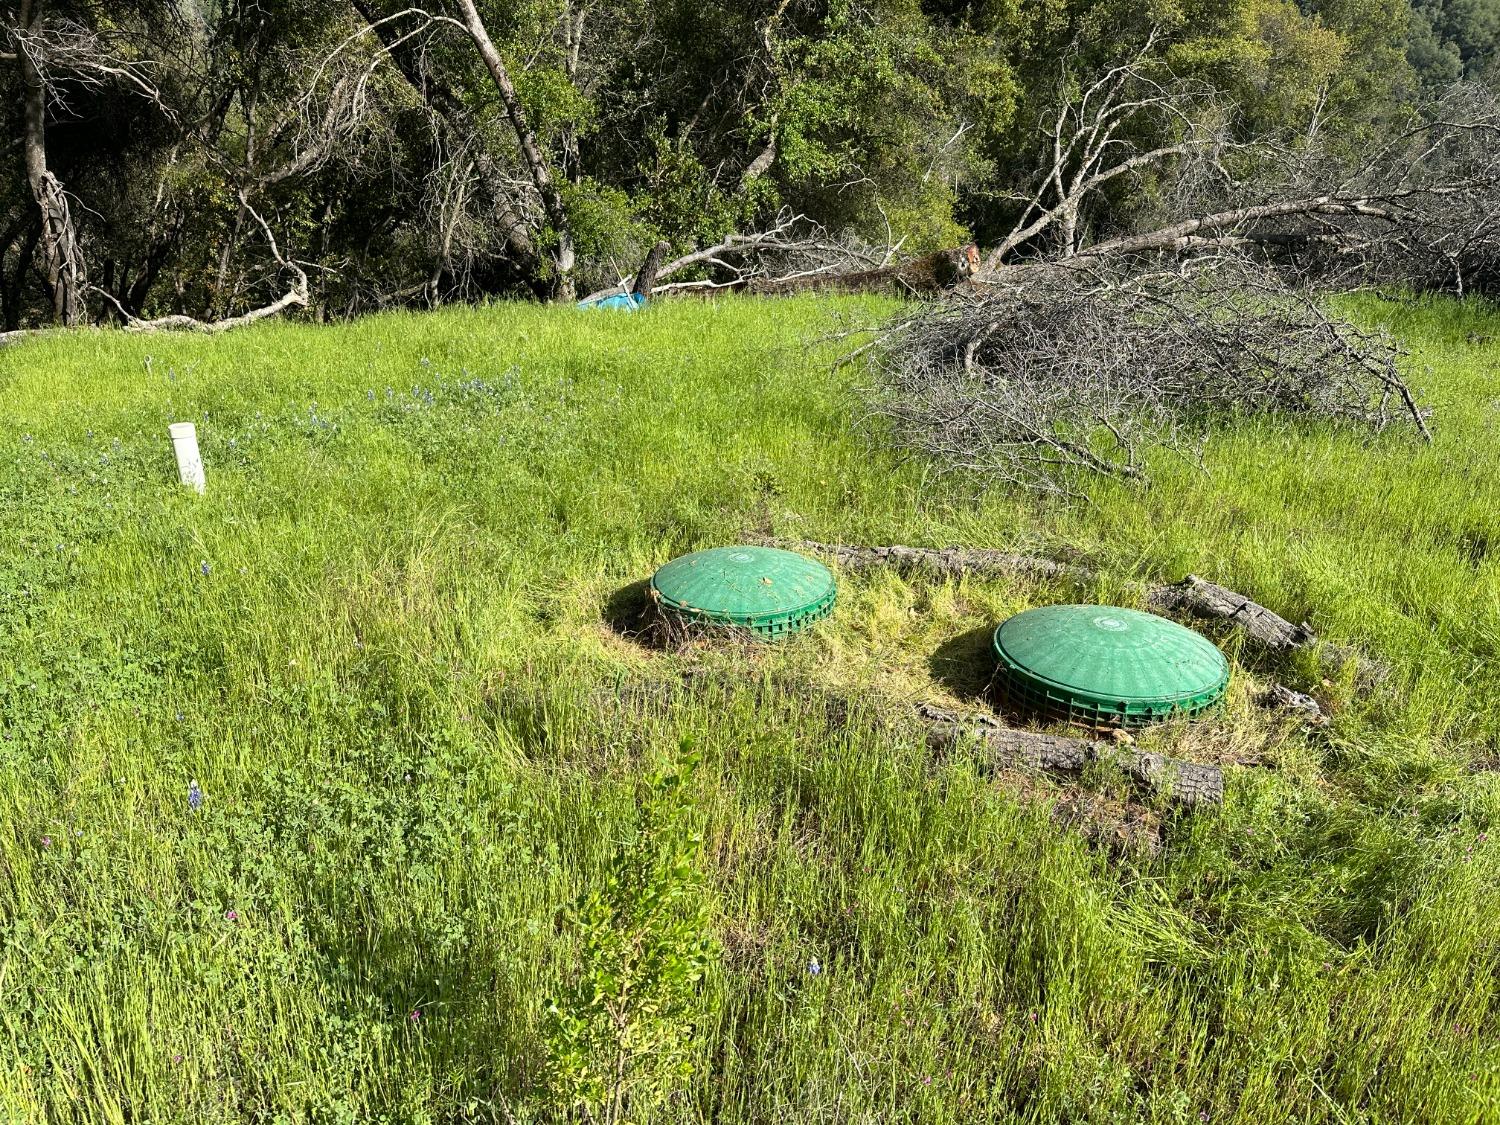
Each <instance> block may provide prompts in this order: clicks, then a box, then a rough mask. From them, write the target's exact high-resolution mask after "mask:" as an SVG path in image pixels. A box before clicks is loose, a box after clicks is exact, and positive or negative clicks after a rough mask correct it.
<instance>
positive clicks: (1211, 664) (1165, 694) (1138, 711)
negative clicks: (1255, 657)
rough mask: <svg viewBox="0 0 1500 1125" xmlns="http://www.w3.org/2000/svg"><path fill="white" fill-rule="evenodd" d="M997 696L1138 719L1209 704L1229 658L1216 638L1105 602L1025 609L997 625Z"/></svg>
mask: <svg viewBox="0 0 1500 1125" xmlns="http://www.w3.org/2000/svg"><path fill="white" fill-rule="evenodd" d="M995 654H996V656H998V657H999V665H1000V666H999V668H998V669H997V671H996V677H995V680H996V688H997V692H998V694H999V696H1000V700H1001V702H1003V703H1006V704H1008V705H1010V706H1012V707H1014V708H1015V709H1016V710H1018V711H1030V712H1034V713H1037V714H1040V715H1042V716H1043V717H1046V718H1050V719H1055V720H1060V721H1063V722H1073V723H1080V722H1081V723H1085V724H1087V725H1090V726H1138V725H1141V724H1143V723H1150V722H1155V721H1156V720H1158V719H1164V718H1166V717H1168V716H1169V715H1171V714H1173V713H1177V714H1187V715H1194V714H1197V713H1198V712H1200V711H1203V710H1204V709H1206V708H1208V707H1211V706H1213V705H1214V704H1215V703H1217V702H1218V701H1219V699H1220V698H1221V697H1222V696H1223V694H1224V689H1225V688H1226V687H1227V686H1228V684H1229V662H1228V661H1227V660H1225V659H1224V654H1223V653H1221V652H1220V651H1219V650H1218V648H1217V647H1215V646H1214V644H1213V642H1212V641H1210V640H1209V639H1208V638H1207V637H1204V636H1203V635H1201V634H1199V633H1195V632H1193V630H1191V629H1185V628H1183V627H1182V626H1181V625H1177V624H1174V623H1173V622H1171V621H1168V620H1166V619H1165V618H1161V617H1157V616H1156V615H1155V614H1151V613H1141V612H1140V611H1138V610H1134V609H1119V608H1116V607H1114V606H1105V605H1051V606H1043V607H1041V608H1040V609H1030V610H1027V611H1026V612H1025V613H1018V614H1016V616H1014V617H1012V618H1010V619H1009V620H1008V621H1005V622H1004V623H1003V624H1001V626H1000V627H999V628H998V629H996V630H995Z"/></svg>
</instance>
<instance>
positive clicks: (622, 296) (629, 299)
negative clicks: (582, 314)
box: [578, 293, 646, 312]
mask: <svg viewBox="0 0 1500 1125" xmlns="http://www.w3.org/2000/svg"><path fill="white" fill-rule="evenodd" d="M645 303H646V298H645V297H637V296H636V295H635V294H633V293H616V294H615V295H614V296H613V297H600V298H599V299H598V300H597V301H579V302H578V307H579V308H580V309H624V310H625V311H626V312H634V311H635V310H636V309H638V308H640V307H641V306H642V305H644V304H645Z"/></svg>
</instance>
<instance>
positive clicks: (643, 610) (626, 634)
mask: <svg viewBox="0 0 1500 1125" xmlns="http://www.w3.org/2000/svg"><path fill="white" fill-rule="evenodd" d="M650 588H651V583H650V581H649V580H647V579H645V578H642V579H640V580H639V581H636V582H632V583H630V585H628V586H622V587H620V588H619V589H618V590H616V591H615V592H614V593H612V594H610V595H609V597H608V598H606V599H605V600H604V605H603V606H602V607H601V609H600V616H602V617H603V619H604V623H605V624H606V625H608V626H609V628H610V629H611V630H613V631H614V632H615V633H617V634H618V635H619V636H621V637H623V638H625V639H626V640H627V641H633V642H635V643H636V644H638V645H641V646H642V647H643V648H649V649H651V650H652V651H659V650H660V649H661V647H662V644H661V637H660V635H659V633H660V630H659V629H658V628H657V625H658V621H657V614H656V611H655V607H654V606H653V605H652V604H651V597H650V594H649V591H650Z"/></svg>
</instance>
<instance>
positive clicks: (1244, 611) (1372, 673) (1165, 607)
mask: <svg viewBox="0 0 1500 1125" xmlns="http://www.w3.org/2000/svg"><path fill="white" fill-rule="evenodd" d="M773 544H774V545H775V546H780V547H785V548H788V549H790V550H805V551H813V552H815V553H817V554H821V555H827V556H829V557H831V558H833V559H834V560H835V561H836V562H837V563H838V564H839V566H841V567H842V568H843V569H845V570H850V571H860V570H869V569H874V568H878V567H889V568H891V569H893V570H896V571H898V572H900V573H904V574H911V573H916V572H926V573H929V574H935V575H937V576H939V577H942V578H962V577H964V576H966V575H977V576H1006V577H1010V576H1016V575H1020V576H1023V577H1027V578H1041V579H1066V580H1068V581H1071V582H1075V583H1079V584H1086V583H1089V582H1093V581H1095V580H1096V579H1097V578H1098V577H1099V575H1098V574H1097V573H1096V572H1095V571H1092V570H1090V569H1088V568H1087V567H1082V566H1075V565H1072V564H1070V563H1060V562H1056V561H1054V560H1052V559H1043V558H1036V557H1035V556H1031V555H1017V554H1012V553H1010V552H1007V551H996V550H987V549H982V548H971V547H944V548H931V547H903V546H886V547H851V546H847V545H845V544H842V543H818V542H814V541H812V540H807V539H800V540H774V541H773ZM1144 593H1145V601H1146V604H1147V605H1148V606H1149V607H1150V608H1151V609H1152V610H1154V611H1156V612H1158V613H1176V614H1186V615H1188V616H1192V617H1198V618H1202V619H1204V620H1209V621H1226V622H1229V623H1230V624H1232V625H1234V626H1236V627H1238V628H1239V629H1241V630H1242V631H1243V632H1244V634H1245V636H1246V639H1248V640H1249V641H1251V642H1253V643H1254V644H1256V645H1258V646H1259V647H1261V648H1265V649H1269V650H1271V651H1272V652H1293V651H1315V652H1317V653H1318V654H1319V655H1320V656H1322V657H1323V658H1324V659H1325V660H1327V661H1328V662H1329V663H1331V664H1336V665H1342V664H1345V663H1348V662H1353V663H1354V665H1355V668H1356V669H1357V671H1358V673H1359V676H1360V678H1361V679H1362V680H1364V681H1366V682H1371V683H1375V682H1379V681H1381V680H1384V679H1386V678H1387V677H1388V676H1389V675H1390V674H1391V669H1390V667H1389V666H1388V665H1386V664H1384V663H1382V662H1380V661H1378V660H1372V659H1370V658H1369V657H1367V656H1365V655H1363V654H1362V653H1359V652H1357V651H1356V650H1354V649H1353V648H1350V647H1348V646H1345V645H1336V644H1325V643H1320V642H1319V640H1318V638H1317V635H1316V634H1315V633H1313V631H1312V628H1311V627H1310V626H1309V625H1307V624H1306V623H1305V622H1304V623H1303V624H1301V625H1293V624H1292V623H1291V622H1289V621H1288V620H1287V619H1286V618H1284V617H1282V616H1281V615H1280V614H1277V613H1275V612H1273V611H1271V610H1269V609H1267V608H1266V607H1265V606H1263V605H1259V604H1257V603H1256V602H1253V601H1251V600H1250V599H1249V598H1247V597H1245V595H1244V594H1238V593H1236V592H1235V591H1233V590H1230V589H1227V588H1226V587H1223V586H1219V585H1216V584H1215V583H1213V582H1207V581H1204V580H1203V579H1202V578H1199V577H1198V576H1197V575H1193V574H1190V575H1188V576H1187V577H1186V578H1184V579H1183V580H1182V581H1181V582H1177V583H1170V584H1168V583H1151V584H1146V585H1145V586H1144Z"/></svg>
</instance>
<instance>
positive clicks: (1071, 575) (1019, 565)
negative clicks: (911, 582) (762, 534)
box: [775, 539, 1094, 582]
mask: <svg viewBox="0 0 1500 1125" xmlns="http://www.w3.org/2000/svg"><path fill="white" fill-rule="evenodd" d="M775 545H776V546H778V547H785V548H787V549H789V550H799V549H800V550H805V551H814V552H816V553H818V554H820V555H828V556H830V557H832V558H833V559H834V560H835V561H836V562H837V563H838V564H839V566H840V567H842V568H843V569H844V570H848V571H861V570H874V569H878V568H889V569H891V570H895V571H898V572H899V573H902V574H910V573H913V572H915V571H926V572H927V573H929V574H934V575H937V576H938V577H940V578H962V577H964V576H965V575H968V574H981V575H984V574H988V575H1022V576H1024V577H1027V578H1066V579H1070V580H1074V581H1080V582H1085V581H1089V580H1091V579H1092V578H1093V577H1094V574H1093V572H1092V571H1089V570H1086V569H1085V568H1083V567H1080V566H1072V565H1070V564H1068V563H1060V562H1054V561H1053V560H1052V559H1042V558H1037V557H1036V556H1034V555H1017V554H1012V553H1011V552H1009V551H995V550H990V549H987V548H982V547H943V548H932V547H902V546H899V545H893V546H889V547H849V546H845V545H844V544H842V543H816V542H813V541H812V540H810V539H796V540H776V541H775Z"/></svg>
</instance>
